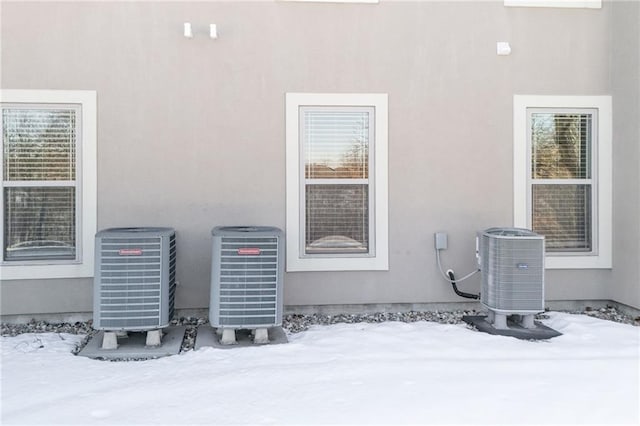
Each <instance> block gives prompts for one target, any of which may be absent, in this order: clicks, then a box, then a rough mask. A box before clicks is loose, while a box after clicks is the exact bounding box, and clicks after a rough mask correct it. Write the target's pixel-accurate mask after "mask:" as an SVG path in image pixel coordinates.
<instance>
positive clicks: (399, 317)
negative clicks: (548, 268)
mask: <svg viewBox="0 0 640 426" xmlns="http://www.w3.org/2000/svg"><path fill="white" fill-rule="evenodd" d="M570 313H573V314H583V315H589V316H592V317H596V318H600V319H603V320H608V321H614V322H619V323H623V324H630V325H634V326H636V327H637V326H640V317H636V318H633V317H631V316H629V315H626V314H624V313H622V312H620V311H619V310H618V309H616V308H615V307H612V306H609V307H606V308H601V309H591V308H589V307H587V308H585V310H583V311H575V312H570ZM478 314H479V313H478V312H476V311H450V312H440V311H433V312H414V311H411V312H379V313H374V314H340V315H319V314H312V315H300V314H290V315H286V316H285V317H284V319H283V324H282V328H284V329H285V330H286V331H287V333H299V332H302V331H305V330H307V329H308V328H309V327H311V326H314V325H331V324H338V323H347V324H351V323H360V322H368V323H379V322H385V321H400V322H416V321H431V322H437V323H440V324H461V323H463V322H462V317H463V316H465V315H478ZM537 318H538V319H544V318H545V314H544V313H542V314H539V315H538V316H537ZM91 324H92V321H86V322H76V323H73V324H70V323H60V324H56V323H48V322H46V321H31V322H29V323H26V324H5V323H3V324H2V330H1V333H0V335H2V336H17V335H18V334H23V333H69V334H86V335H87V337H86V338H85V339H84V340H83V342H82V344H81V345H79V346H78V347H77V348H76V350H75V351H74V353H78V352H79V351H80V350H81V349H82V347H84V345H85V344H86V342H87V341H88V340H89V338H90V337H91V336H93V335H94V334H96V333H97V331H96V330H94V329H93V328H91ZM208 324H209V321H208V320H207V319H206V318H195V317H181V318H178V319H174V320H173V321H171V325H181V326H186V332H185V336H184V340H183V342H182V349H181V352H186V351H190V350H192V349H193V346H194V343H195V339H196V334H197V332H198V327H200V326H208Z"/></svg>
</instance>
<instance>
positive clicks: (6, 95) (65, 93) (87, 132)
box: [0, 89, 97, 280]
mask: <svg viewBox="0 0 640 426" xmlns="http://www.w3.org/2000/svg"><path fill="white" fill-rule="evenodd" d="M96 99H97V96H96V92H95V91H90V90H13V89H4V90H0V102H3V103H4V102H7V103H29V104H43V103H48V104H57V103H59V104H80V105H82V112H81V126H82V138H81V139H80V143H81V144H82V145H81V147H80V152H81V162H80V164H79V168H80V169H79V170H78V171H77V175H78V176H79V177H80V179H81V181H80V187H81V197H82V198H81V201H82V207H81V211H80V212H77V214H79V215H80V222H81V238H80V241H78V243H79V248H80V256H79V261H74V262H73V263H69V264H59V263H57V264H33V265H29V264H24V263H22V264H10V263H3V264H1V265H0V280H22V279H50V278H51V279H52V278H80V277H93V275H94V269H93V268H94V252H95V247H94V245H95V242H94V237H95V233H96V228H97V157H96V149H97V103H96Z"/></svg>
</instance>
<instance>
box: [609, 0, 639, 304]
mask: <svg viewBox="0 0 640 426" xmlns="http://www.w3.org/2000/svg"><path fill="white" fill-rule="evenodd" d="M612 6H613V7H612V12H613V22H614V25H613V27H612V48H611V51H612V58H613V59H612V73H611V81H612V84H611V86H612V88H611V90H612V95H613V120H614V127H613V129H614V134H613V136H614V140H615V142H616V143H615V145H614V147H615V149H614V156H615V160H614V161H615V164H616V166H617V167H616V168H614V176H613V178H614V182H615V183H616V185H615V187H614V194H613V195H614V200H615V201H614V202H615V205H614V209H615V210H614V211H615V212H616V216H615V219H616V220H615V221H614V237H615V238H616V244H615V250H616V252H615V253H614V265H613V282H612V283H611V288H612V296H611V298H612V299H615V300H621V301H625V303H626V304H628V305H631V306H636V307H638V306H640V213H639V212H640V163H639V159H640V2H636V1H625V2H614V3H613V4H612Z"/></svg>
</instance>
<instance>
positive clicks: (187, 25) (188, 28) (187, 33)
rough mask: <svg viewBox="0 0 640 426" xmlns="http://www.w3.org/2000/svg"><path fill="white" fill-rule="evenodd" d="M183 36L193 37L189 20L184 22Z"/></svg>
mask: <svg viewBox="0 0 640 426" xmlns="http://www.w3.org/2000/svg"><path fill="white" fill-rule="evenodd" d="M184 36H185V37H186V38H193V30H192V29H191V22H185V23H184Z"/></svg>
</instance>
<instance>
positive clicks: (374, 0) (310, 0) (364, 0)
mask: <svg viewBox="0 0 640 426" xmlns="http://www.w3.org/2000/svg"><path fill="white" fill-rule="evenodd" d="M279 1H283V2H287V1H288V2H297V3H374V4H377V3H379V2H380V0H279Z"/></svg>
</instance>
